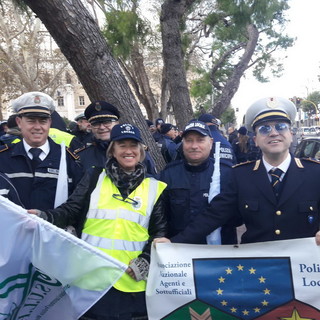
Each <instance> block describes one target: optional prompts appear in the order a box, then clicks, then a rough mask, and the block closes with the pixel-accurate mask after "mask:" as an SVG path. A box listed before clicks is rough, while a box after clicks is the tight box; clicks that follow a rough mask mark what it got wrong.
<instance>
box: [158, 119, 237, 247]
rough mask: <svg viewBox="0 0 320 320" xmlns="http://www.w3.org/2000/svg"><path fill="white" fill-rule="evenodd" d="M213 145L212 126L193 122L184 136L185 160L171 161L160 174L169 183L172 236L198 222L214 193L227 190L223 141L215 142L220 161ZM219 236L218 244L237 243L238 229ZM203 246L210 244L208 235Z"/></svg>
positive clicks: (167, 207)
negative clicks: (221, 146)
mask: <svg viewBox="0 0 320 320" xmlns="http://www.w3.org/2000/svg"><path fill="white" fill-rule="evenodd" d="M212 145H213V138H212V136H211V132H210V129H209V127H208V126H207V125H206V124H205V123H204V122H202V121H198V120H193V121H190V122H189V124H188V125H187V126H186V127H185V129H184V131H183V133H182V152H183V159H181V160H177V161H174V162H171V163H170V164H168V165H167V166H166V167H165V169H164V170H162V172H161V173H160V180H161V181H164V182H165V183H166V184H167V188H166V189H165V191H164V206H165V214H166V216H167V219H168V228H169V231H168V235H169V237H173V236H175V235H177V234H178V233H179V232H181V231H182V230H183V229H184V228H185V227H186V226H187V225H188V223H190V222H191V221H192V220H194V219H197V216H198V214H199V213H200V212H201V211H203V210H204V209H205V208H206V207H208V206H209V202H210V201H209V200H211V199H212V197H211V196H210V194H211V193H212V192H215V194H214V195H216V194H218V193H220V190H224V188H225V185H226V181H227V180H228V177H229V176H230V170H231V167H230V166H229V165H227V164H225V163H223V162H222V163H220V157H219V153H220V142H218V143H216V146H219V148H217V151H216V159H217V161H215V160H214V159H213V158H211V157H210V153H211V149H212ZM215 178H217V179H215ZM214 195H213V196H214ZM220 231H221V232H220ZM216 235H217V238H216V240H215V242H214V243H216V244H221V243H222V244H235V243H237V239H236V232H235V227H233V226H231V225H230V226H229V225H228V226H224V227H223V228H222V229H221V230H217V233H216ZM200 243H203V244H205V243H207V239H206V237H205V236H204V237H203V239H202V240H201V241H200Z"/></svg>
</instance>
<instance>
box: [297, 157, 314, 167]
mask: <svg viewBox="0 0 320 320" xmlns="http://www.w3.org/2000/svg"><path fill="white" fill-rule="evenodd" d="M294 160H296V163H297V161H298V160H299V161H300V160H304V161H310V162H314V163H317V164H320V161H318V160H316V159H313V158H302V159H298V158H294ZM300 164H301V166H302V167H299V165H298V163H297V165H298V167H299V168H303V164H302V163H301V161H300Z"/></svg>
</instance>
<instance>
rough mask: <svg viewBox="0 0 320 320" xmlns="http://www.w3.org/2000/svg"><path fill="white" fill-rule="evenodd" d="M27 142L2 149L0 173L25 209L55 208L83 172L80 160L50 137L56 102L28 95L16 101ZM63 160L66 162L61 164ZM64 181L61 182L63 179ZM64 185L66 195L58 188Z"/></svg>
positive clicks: (34, 94)
mask: <svg viewBox="0 0 320 320" xmlns="http://www.w3.org/2000/svg"><path fill="white" fill-rule="evenodd" d="M12 109H13V111H14V112H15V113H16V114H17V115H18V116H17V118H16V122H17V125H18V127H19V129H20V130H21V134H22V137H23V140H22V141H20V142H18V143H16V144H13V145H10V146H8V145H4V146H2V147H1V149H0V171H1V172H3V173H4V174H5V175H6V176H7V177H8V178H10V179H11V181H12V183H13V185H14V187H15V188H16V190H17V191H18V194H19V196H20V199H21V202H22V204H23V205H24V207H25V208H28V209H31V208H37V209H42V210H43V209H52V208H54V207H55V206H57V205H59V204H61V202H63V201H64V200H65V199H62V198H61V195H62V194H63V192H64V193H65V198H66V197H67V195H68V193H69V194H71V192H72V191H73V189H74V187H75V186H76V184H77V183H78V181H79V180H80V179H81V177H82V174H83V170H82V167H81V166H80V164H79V163H77V161H76V160H77V157H76V156H75V155H74V154H72V153H71V152H70V151H69V150H68V149H66V148H65V147H61V146H60V145H58V144H56V143H54V142H53V141H52V140H51V139H50V138H48V132H49V129H50V125H51V113H52V112H53V111H54V109H55V106H54V101H53V99H52V98H51V97H50V96H48V95H47V94H45V93H43V92H28V93H25V94H23V95H22V96H20V97H19V98H17V99H16V100H14V101H13V102H12ZM61 159H63V161H61ZM59 179H60V180H59ZM58 181H60V182H63V184H60V185H64V186H65V189H64V191H63V192H62V193H60V192H61V190H58V189H57V184H58Z"/></svg>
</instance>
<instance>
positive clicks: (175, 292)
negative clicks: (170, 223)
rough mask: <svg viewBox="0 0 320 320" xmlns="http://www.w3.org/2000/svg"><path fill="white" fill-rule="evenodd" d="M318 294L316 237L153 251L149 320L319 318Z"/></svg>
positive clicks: (165, 246)
mask: <svg viewBox="0 0 320 320" xmlns="http://www.w3.org/2000/svg"><path fill="white" fill-rule="evenodd" d="M319 292H320V247H319V246H317V245H316V244H315V239H314V238H306V239H295V240H286V241H273V242H264V243H255V244H242V245H239V246H226V245H224V246H211V245H186V244H157V246H156V249H154V248H152V252H151V266H150V272H149V277H148V284H147V307H148V315H149V320H159V319H166V320H179V319H181V320H184V319H192V320H196V319H206V320H210V319H212V320H214V319H223V320H235V319H241V320H253V319H259V320H279V319H285V320H298V319H303V320H313V319H320V298H319Z"/></svg>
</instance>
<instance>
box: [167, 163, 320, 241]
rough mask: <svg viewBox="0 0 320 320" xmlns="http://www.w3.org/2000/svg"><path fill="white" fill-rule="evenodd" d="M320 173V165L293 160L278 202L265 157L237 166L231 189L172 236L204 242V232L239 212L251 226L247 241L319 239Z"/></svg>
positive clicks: (179, 239) (183, 239) (246, 223)
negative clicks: (264, 160)
mask: <svg viewBox="0 0 320 320" xmlns="http://www.w3.org/2000/svg"><path fill="white" fill-rule="evenodd" d="M319 177H320V163H316V162H315V161H313V160H308V159H297V158H292V159H291V163H290V166H289V168H288V171H287V172H286V174H285V177H284V180H283V182H282V186H281V188H282V191H280V195H279V199H278V200H277V199H276V196H275V195H274V192H273V189H272V186H271V183H270V181H269V179H268V174H267V172H266V169H265V167H264V165H263V163H262V161H261V160H257V161H252V162H248V163H244V164H240V165H237V166H236V167H234V168H233V170H232V175H231V179H230V182H229V184H228V187H227V191H225V192H222V193H220V195H218V196H217V197H216V198H215V199H213V201H212V202H211V205H210V208H209V209H208V210H207V211H206V212H204V213H203V214H201V215H199V217H198V219H197V220H195V221H193V222H192V223H190V224H189V225H188V227H187V228H186V229H185V230H184V231H183V232H181V233H180V234H178V235H176V236H174V237H173V238H172V239H171V240H172V242H182V243H200V241H201V239H202V237H203V235H204V234H206V233H208V232H209V231H210V230H213V229H216V228H217V227H218V226H220V225H221V224H224V223H225V222H226V221H227V220H228V219H230V218H232V217H234V216H239V217H241V219H242V221H243V222H244V223H245V225H246V228H247V231H246V232H245V233H244V235H243V236H242V242H243V243H253V242H263V241H273V240H285V239H296V238H305V237H314V236H315V234H316V232H317V231H318V230H319V207H320V192H319V190H320V179H319Z"/></svg>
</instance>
